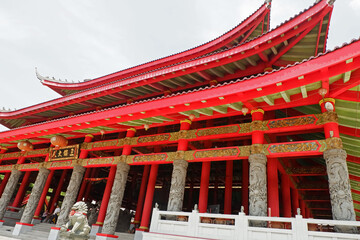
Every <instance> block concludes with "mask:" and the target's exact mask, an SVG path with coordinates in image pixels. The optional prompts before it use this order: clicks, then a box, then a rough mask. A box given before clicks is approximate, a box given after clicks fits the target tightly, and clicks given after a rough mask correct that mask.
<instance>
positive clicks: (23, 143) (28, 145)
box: [17, 140, 34, 152]
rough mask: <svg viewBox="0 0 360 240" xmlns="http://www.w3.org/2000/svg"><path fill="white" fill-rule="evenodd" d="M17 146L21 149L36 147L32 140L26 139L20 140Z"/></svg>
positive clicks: (27, 149)
mask: <svg viewBox="0 0 360 240" xmlns="http://www.w3.org/2000/svg"><path fill="white" fill-rule="evenodd" d="M17 147H18V148H19V149H20V150H21V151H25V152H26V151H31V150H33V149H34V146H33V145H32V143H31V142H29V141H28V140H25V141H21V142H18V144H17Z"/></svg>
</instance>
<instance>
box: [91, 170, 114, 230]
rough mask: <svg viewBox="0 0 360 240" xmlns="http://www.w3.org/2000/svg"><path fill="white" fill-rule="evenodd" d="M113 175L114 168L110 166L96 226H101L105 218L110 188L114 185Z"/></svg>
mask: <svg viewBox="0 0 360 240" xmlns="http://www.w3.org/2000/svg"><path fill="white" fill-rule="evenodd" d="M115 174H116V166H111V167H110V171H109V176H108V179H107V182H106V187H105V190H104V195H103V198H102V200H101V205H100V209H99V215H98V218H97V220H96V224H98V225H101V226H102V225H103V224H104V219H105V216H106V209H107V206H108V203H109V198H110V194H111V188H112V186H113V183H114V178H115Z"/></svg>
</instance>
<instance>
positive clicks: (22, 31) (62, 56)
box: [0, 0, 360, 131]
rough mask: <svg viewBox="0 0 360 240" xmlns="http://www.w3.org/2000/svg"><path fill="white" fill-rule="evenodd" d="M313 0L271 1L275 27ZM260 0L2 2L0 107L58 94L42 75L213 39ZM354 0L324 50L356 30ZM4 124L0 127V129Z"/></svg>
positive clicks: (91, 74)
mask: <svg viewBox="0 0 360 240" xmlns="http://www.w3.org/2000/svg"><path fill="white" fill-rule="evenodd" d="M314 1H315V0H273V2H272V10H271V22H270V24H271V25H270V27H271V28H274V27H276V26H277V25H279V24H280V23H282V22H283V21H285V20H287V19H288V18H290V17H292V16H294V15H295V14H297V13H298V12H300V11H301V10H303V9H305V8H307V7H308V6H310V5H312V4H313V3H314ZM262 3H263V0H151V1H149V0H137V1H129V0H128V1H124V0H123V1H119V0H106V1H100V0H77V1H74V0H53V1H48V0H32V1H28V0H19V1H14V0H2V1H1V3H0V81H1V85H0V107H1V108H2V107H6V108H16V109H19V108H23V107H27V106H30V105H34V104H37V103H41V102H44V101H47V100H51V99H54V98H57V97H59V95H58V94H57V93H55V92H53V91H52V90H51V89H49V88H47V87H45V86H43V85H41V84H40V82H39V80H38V79H37V78H36V76H35V67H37V68H38V71H39V72H40V74H42V75H43V76H51V77H55V78H57V79H58V78H60V79H67V80H68V81H71V80H73V81H75V82H77V81H79V80H80V81H82V80H84V79H92V78H97V77H100V76H103V75H106V74H109V73H112V72H116V71H119V70H121V69H123V68H127V67H131V66H134V65H137V64H141V63H144V62H147V61H150V60H154V59H157V58H160V57H164V56H167V55H170V54H173V53H177V52H179V51H183V50H186V49H188V48H192V47H194V46H197V45H199V44H202V43H204V42H207V41H209V40H212V39H214V38H216V37H217V36H219V35H221V34H223V33H224V32H226V31H228V30H229V29H231V28H233V27H234V26H236V25H237V24H239V23H240V22H241V21H242V20H244V19H245V18H246V17H248V16H249V15H250V14H251V13H253V12H254V11H255V10H256V9H257V8H258V7H259V6H260V5H261V4H262ZM359 20H360V0H338V1H336V2H335V8H334V11H333V15H332V19H331V24H330V32H329V37H328V49H332V48H334V47H335V46H339V45H342V44H343V43H344V42H349V41H350V40H351V39H353V38H358V37H359V36H360V25H359ZM4 129H5V128H4V127H2V126H0V131H2V130H4Z"/></svg>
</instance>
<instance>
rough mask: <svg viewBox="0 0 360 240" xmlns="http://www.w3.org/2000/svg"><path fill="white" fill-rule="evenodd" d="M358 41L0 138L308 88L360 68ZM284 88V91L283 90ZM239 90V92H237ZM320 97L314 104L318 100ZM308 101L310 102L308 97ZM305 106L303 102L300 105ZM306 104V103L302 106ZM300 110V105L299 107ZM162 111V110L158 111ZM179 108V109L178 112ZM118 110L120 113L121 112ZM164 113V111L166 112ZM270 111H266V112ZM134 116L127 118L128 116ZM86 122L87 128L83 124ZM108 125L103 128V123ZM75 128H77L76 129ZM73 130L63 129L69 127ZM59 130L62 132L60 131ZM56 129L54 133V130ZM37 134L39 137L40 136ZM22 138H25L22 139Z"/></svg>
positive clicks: (152, 114)
mask: <svg viewBox="0 0 360 240" xmlns="http://www.w3.org/2000/svg"><path fill="white" fill-rule="evenodd" d="M359 55H360V41H357V42H354V43H353V44H351V45H348V46H345V47H343V48H341V49H338V50H336V51H334V52H331V53H328V54H326V55H324V56H322V57H319V58H315V59H313V60H311V61H308V62H304V63H302V64H299V65H296V66H294V67H291V69H289V71H287V69H285V70H282V71H278V72H273V73H271V74H266V75H263V76H259V77H257V78H254V79H251V81H240V82H238V83H236V84H230V85H226V86H223V87H215V88H210V89H207V90H203V91H200V92H194V93H189V94H185V95H178V96H174V97H171V98H164V99H160V100H156V101H152V102H145V103H141V104H133V105H130V106H124V107H121V108H112V109H109V110H106V111H98V112H96V113H90V114H86V115H81V116H74V117H72V118H68V119H63V120H58V121H53V122H48V123H44V124H41V125H35V126H28V127H24V128H19V129H15V130H12V131H6V132H2V133H0V138H6V137H12V136H16V135H21V134H25V133H29V132H32V131H33V132H34V135H33V136H34V137H36V136H41V135H45V134H44V133H41V131H42V130H45V129H48V132H47V134H50V133H61V132H66V131H72V130H76V129H83V128H87V127H92V126H98V125H109V124H113V123H116V122H119V119H116V118H115V117H114V116H118V115H119V114H121V115H122V116H123V117H122V118H121V122H123V121H128V120H133V119H138V118H143V115H142V114H140V112H143V111H146V112H147V117H150V116H156V111H165V112H167V113H168V114H171V113H175V112H179V111H181V110H183V111H186V110H193V109H196V108H203V107H209V106H216V105H219V104H227V103H232V102H236V101H239V100H241V101H246V100H249V99H253V98H256V97H259V96H262V95H268V94H271V93H273V92H274V91H277V90H276V87H274V86H276V83H277V82H279V81H282V80H284V79H287V80H286V81H284V82H283V87H284V88H285V86H286V89H292V88H295V87H299V86H301V85H303V84H310V83H313V82H315V81H318V80H321V79H325V78H328V77H330V76H333V75H337V74H340V73H341V72H344V71H349V69H354V68H357V67H359V66H360V57H359ZM349 58H353V62H352V63H349V64H346V63H345V60H347V59H349ZM325 66H326V67H329V72H328V74H327V75H323V74H322V73H321V72H319V71H318V70H319V69H323V68H324V67H325ZM298 76H304V78H303V79H302V80H301V81H299V80H298V79H297V78H298ZM281 79H282V80H281ZM259 87H263V89H262V91H260V92H259V91H257V89H258V88H259ZM284 88H283V89H284ZM239 89H241V90H242V92H239ZM225 94H226V95H227V96H228V97H226V98H224V99H223V100H221V101H219V99H218V97H220V96H224V95H225ZM318 98H319V97H318V96H317V98H316V99H315V100H313V101H317V100H320V99H318ZM307 99H311V98H310V97H308V98H307ZM203 100H207V102H206V103H203V102H202V101H203ZM189 102H192V104H191V106H190V107H186V106H185V105H182V104H185V103H189ZM303 102H304V101H303ZM298 104H301V102H300V103H298ZM303 104H305V105H306V104H308V103H306V102H305V103H303ZM174 105H176V106H179V107H174V108H172V109H168V108H167V107H168V106H174ZM298 106H299V105H298ZM161 107H162V109H161ZM180 108H182V109H180ZM120 109H121V110H120ZM165 109H166V110H165ZM267 109H271V107H269V108H265V110H267ZM130 113H131V114H133V115H132V116H129V114H130ZM107 118H111V119H110V120H109V121H104V119H107ZM89 120H91V122H89V124H88V125H86V124H84V123H85V122H88V121H89ZM106 122H107V123H108V124H105V123H106ZM76 124H80V125H79V126H78V125H76ZM69 125H71V126H72V127H64V126H69ZM60 127H62V128H60ZM55 129H56V130H55ZM39 131H40V133H39ZM23 138H26V137H25V136H24V137H23ZM0 142H6V140H4V139H1V140H0Z"/></svg>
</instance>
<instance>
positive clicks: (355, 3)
mask: <svg viewBox="0 0 360 240" xmlns="http://www.w3.org/2000/svg"><path fill="white" fill-rule="evenodd" d="M349 5H350V7H353V8H356V9H360V0H351V1H350V4H349Z"/></svg>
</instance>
